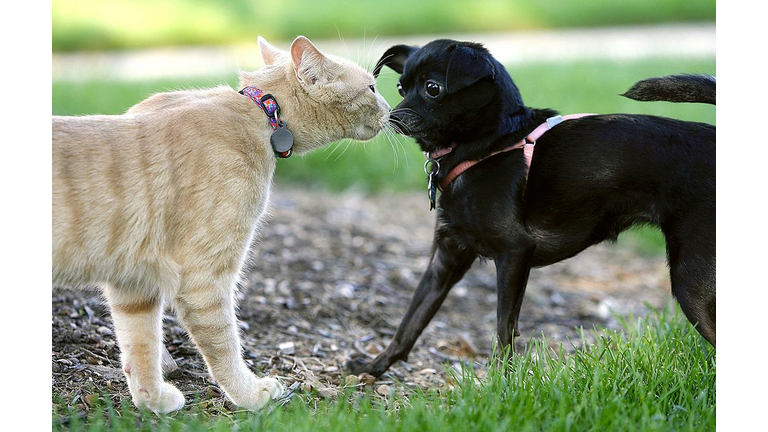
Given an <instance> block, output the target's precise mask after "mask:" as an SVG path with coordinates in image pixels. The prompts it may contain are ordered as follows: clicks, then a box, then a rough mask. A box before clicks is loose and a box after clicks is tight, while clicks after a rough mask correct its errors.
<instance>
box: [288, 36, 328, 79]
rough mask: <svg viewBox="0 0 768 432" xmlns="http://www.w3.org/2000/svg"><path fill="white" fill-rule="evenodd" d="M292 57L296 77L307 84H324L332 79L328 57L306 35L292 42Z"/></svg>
mask: <svg viewBox="0 0 768 432" xmlns="http://www.w3.org/2000/svg"><path fill="white" fill-rule="evenodd" d="M291 59H293V70H294V71H295V72H296V78H298V79H299V81H301V82H303V83H305V84H324V83H326V82H328V81H330V80H331V79H332V77H331V76H330V75H331V74H330V70H329V69H330V68H329V66H330V65H328V63H329V62H328V61H327V59H326V57H325V56H324V55H323V53H321V52H320V50H318V49H317V48H316V47H315V45H314V44H312V42H311V41H310V40H309V39H307V38H305V37H304V36H299V37H297V38H296V39H295V40H294V41H293V43H291Z"/></svg>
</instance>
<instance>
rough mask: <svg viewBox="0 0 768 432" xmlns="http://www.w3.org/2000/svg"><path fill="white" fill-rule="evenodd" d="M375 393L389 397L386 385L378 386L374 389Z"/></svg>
mask: <svg viewBox="0 0 768 432" xmlns="http://www.w3.org/2000/svg"><path fill="white" fill-rule="evenodd" d="M376 393H378V394H380V395H382V396H389V386H388V385H386V384H382V385H380V386H379V388H377V389H376Z"/></svg>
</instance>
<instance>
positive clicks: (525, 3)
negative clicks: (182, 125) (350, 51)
mask: <svg viewBox="0 0 768 432" xmlns="http://www.w3.org/2000/svg"><path fill="white" fill-rule="evenodd" d="M714 20H715V0H622V1H615V0H579V1H559V0H462V1H444V0H419V1H413V0H386V1H381V0H357V1H341V0H324V1H316V0H292V1H289V2H280V1H262V0H227V1H219V0H162V1H151V0H54V1H53V2H52V23H53V34H52V39H53V43H52V46H53V50H54V51H73V50H84V49H88V50H100V49H121V48H139V47H149V46H155V45H158V44H162V45H190V44H192V45H198V44H201V45H210V44H225V43H234V42H243V41H253V40H255V39H256V36H257V35H262V36H264V37H266V38H267V39H279V40H291V39H293V38H294V37H295V36H296V35H298V34H304V35H309V36H310V37H314V38H329V37H332V38H335V37H338V36H339V35H341V36H343V37H345V38H349V37H363V36H364V35H367V36H374V35H403V34H417V33H420V34H429V33H466V32H486V31H510V30H526V29H542V28H564V27H585V26H613V25H627V24H632V25H636V24H649V23H669V22H690V21H714Z"/></svg>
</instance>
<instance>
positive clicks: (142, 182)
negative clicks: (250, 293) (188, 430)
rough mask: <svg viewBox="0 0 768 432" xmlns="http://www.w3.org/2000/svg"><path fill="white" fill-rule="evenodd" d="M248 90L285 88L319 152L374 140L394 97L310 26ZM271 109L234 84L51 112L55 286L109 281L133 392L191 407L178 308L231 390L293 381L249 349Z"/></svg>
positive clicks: (283, 95) (298, 133)
mask: <svg viewBox="0 0 768 432" xmlns="http://www.w3.org/2000/svg"><path fill="white" fill-rule="evenodd" d="M259 44H260V47H261V51H262V56H263V58H264V61H265V64H266V67H265V68H262V69H261V70H259V71H257V72H252V73H241V77H240V78H241V83H240V85H241V87H245V86H248V85H253V86H257V87H259V88H262V89H265V90H266V91H268V92H269V93H272V94H273V95H274V96H275V97H276V99H277V100H278V101H279V103H280V105H281V108H282V119H283V120H284V121H285V122H286V123H287V124H288V127H289V129H290V130H291V132H292V133H293V135H294V138H295V151H296V153H298V154H301V153H306V152H308V151H311V150H313V149H315V148H318V147H320V146H322V145H325V144H327V143H330V142H332V141H335V140H339V139H342V138H353V139H360V140H366V139H370V138H373V137H374V136H375V135H376V134H377V133H378V132H379V131H380V130H381V128H382V127H383V125H384V124H386V122H387V121H388V112H389V106H388V105H387V104H386V102H385V101H384V99H383V98H382V97H381V96H380V95H379V94H378V92H375V91H371V90H370V87H369V86H372V85H374V84H375V81H374V78H373V76H372V75H371V74H370V73H368V72H366V71H365V70H363V69H362V68H360V67H359V66H357V65H356V64H354V63H352V62H349V61H347V60H344V59H341V58H338V57H332V56H327V55H323V54H322V53H320V52H319V51H318V50H317V49H316V48H315V47H314V45H312V43H311V42H310V41H309V40H308V39H306V38H303V37H299V38H297V39H296V40H295V41H294V42H293V44H292V45H291V51H290V53H289V52H283V51H280V50H278V49H277V48H275V47H273V46H271V45H269V44H268V43H267V42H266V41H264V40H263V39H259ZM270 134H271V129H270V127H269V126H268V124H267V118H266V116H265V115H264V113H263V112H262V111H261V110H260V109H259V108H258V107H257V106H256V105H255V104H254V103H253V102H252V101H251V100H250V99H248V98H247V97H244V96H242V95H240V94H238V93H237V91H236V90H234V89H231V88H229V87H217V88H212V89H206V90H187V91H177V92H169V93H161V94H157V95H154V96H152V97H150V98H148V99H146V100H145V101H143V102H141V103H139V104H137V105H136V106H134V107H132V108H131V109H130V110H128V112H126V113H125V114H123V115H116V116H85V117H56V116H54V117H53V119H52V148H53V149H52V152H53V164H52V165H53V173H52V175H53V190H52V192H53V203H52V204H53V284H54V285H55V286H63V287H74V288H79V287H86V286H98V287H100V288H101V289H102V290H103V292H104V296H105V298H106V300H107V302H108V304H109V306H110V309H111V312H112V317H113V321H114V324H115V330H116V334H117V339H118V343H119V344H120V348H121V356H122V362H123V367H124V370H125V375H126V379H127V381H128V385H129V388H130V391H131V396H132V398H133V401H134V403H135V404H136V405H137V406H140V407H146V408H149V409H151V410H153V411H155V412H158V413H159V412H169V411H174V410H177V409H180V408H181V407H182V406H183V404H184V397H183V396H182V394H181V393H180V392H179V391H178V390H177V389H176V388H175V387H173V386H172V385H170V384H168V383H165V382H163V379H162V375H161V369H160V358H161V350H162V327H161V325H162V319H161V317H162V312H163V310H164V308H165V307H166V306H171V307H173V308H175V310H176V313H177V315H178V317H179V319H180V321H181V322H182V324H183V325H184V326H185V327H186V329H187V330H188V331H189V333H190V335H191V337H192V339H193V340H194V342H195V344H196V345H197V347H198V348H199V349H200V351H201V352H202V354H203V357H204V358H205V361H206V363H207V365H208V368H209V370H210V372H211V374H212V375H213V377H214V378H215V379H216V381H217V382H218V383H219V384H220V385H221V386H222V388H223V389H224V391H225V392H226V394H227V395H228V396H229V397H230V398H231V399H232V401H233V402H234V403H235V404H237V405H239V406H242V407H245V408H249V409H259V408H261V407H262V406H264V404H266V403H267V402H268V401H269V400H270V398H272V397H275V396H276V395H278V394H279V393H280V392H281V389H282V386H281V385H280V383H279V382H278V381H277V380H275V379H273V378H261V379H259V378H257V377H256V376H255V375H254V374H253V373H252V372H251V371H250V370H249V369H248V367H247V366H246V365H245V363H244V362H243V360H242V356H241V346H240V336H239V334H238V330H237V325H236V320H237V318H236V316H235V299H234V292H235V289H236V282H237V280H238V275H239V272H240V270H241V268H242V266H243V263H244V261H245V259H246V256H247V253H248V247H249V245H250V244H251V241H252V240H253V238H254V236H255V235H256V234H257V232H258V229H259V226H260V224H261V223H262V222H261V220H262V217H263V216H264V214H265V212H266V210H267V206H268V202H269V193H270V185H271V182H272V175H273V171H274V169H275V157H274V155H273V152H272V149H271V146H270V143H269V137H270Z"/></svg>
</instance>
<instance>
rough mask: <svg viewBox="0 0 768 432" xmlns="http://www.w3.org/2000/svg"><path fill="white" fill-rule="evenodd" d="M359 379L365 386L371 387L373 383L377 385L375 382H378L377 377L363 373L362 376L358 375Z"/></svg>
mask: <svg viewBox="0 0 768 432" xmlns="http://www.w3.org/2000/svg"><path fill="white" fill-rule="evenodd" d="M357 377H358V378H359V379H360V381H361V382H363V383H364V384H365V385H369V386H372V385H373V383H375V382H376V377H375V376H373V375H371V374H368V373H365V372H363V373H361V374H360V375H358V376H357Z"/></svg>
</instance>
